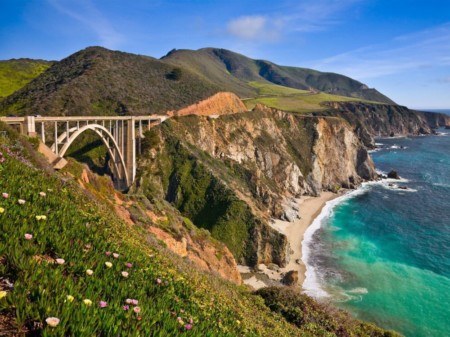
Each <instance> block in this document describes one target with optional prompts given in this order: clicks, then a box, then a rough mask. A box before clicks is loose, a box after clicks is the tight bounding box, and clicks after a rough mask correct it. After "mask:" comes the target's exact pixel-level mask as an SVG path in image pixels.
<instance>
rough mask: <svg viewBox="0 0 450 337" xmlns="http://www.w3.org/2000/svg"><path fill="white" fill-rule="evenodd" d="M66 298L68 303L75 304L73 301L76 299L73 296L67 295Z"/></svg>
mask: <svg viewBox="0 0 450 337" xmlns="http://www.w3.org/2000/svg"><path fill="white" fill-rule="evenodd" d="M66 298H67V301H68V302H73V300H74V299H75V298H74V297H73V296H72V295H67V297H66Z"/></svg>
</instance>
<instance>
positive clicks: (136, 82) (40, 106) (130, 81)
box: [0, 47, 220, 115]
mask: <svg viewBox="0 0 450 337" xmlns="http://www.w3.org/2000/svg"><path fill="white" fill-rule="evenodd" d="M176 69H177V67H174V66H172V65H170V64H167V63H164V62H161V61H159V60H156V59H154V58H151V57H147V56H140V55H133V54H128V53H123V52H118V51H111V50H107V49H104V48H100V47H90V48H87V49H84V50H81V51H79V52H77V53H75V54H73V55H71V56H69V57H67V58H65V59H63V60H61V61H60V62H57V63H55V64H53V66H51V67H50V68H49V69H48V70H47V71H45V72H44V73H43V74H41V76H39V77H38V78H36V79H35V80H34V81H33V82H31V83H29V84H28V85H27V86H25V87H24V88H22V89H21V90H19V91H17V92H15V93H14V94H12V95H11V96H9V97H8V98H6V99H5V100H3V101H2V102H1V103H0V113H2V114H3V115H6V114H20V115H27V114H42V115H79V114H86V115H148V114H155V113H159V114H162V113H165V112H166V111H168V110H174V109H179V108H182V107H185V106H188V105H191V104H193V103H195V102H197V101H199V100H202V99H204V98H207V97H209V96H211V95H213V94H214V93H216V92H218V91H220V90H219V87H217V86H216V85H214V84H212V83H211V82H209V81H206V80H204V79H203V78H202V77H200V76H198V75H196V74H194V73H192V72H190V71H188V70H185V69H183V70H181V69H178V70H176Z"/></svg>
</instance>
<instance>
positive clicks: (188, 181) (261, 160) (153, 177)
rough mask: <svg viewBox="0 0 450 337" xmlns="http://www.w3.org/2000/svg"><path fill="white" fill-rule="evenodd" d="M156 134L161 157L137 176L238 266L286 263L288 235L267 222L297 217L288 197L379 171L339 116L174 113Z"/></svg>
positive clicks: (266, 111)
mask: <svg viewBox="0 0 450 337" xmlns="http://www.w3.org/2000/svg"><path fill="white" fill-rule="evenodd" d="M159 132H160V137H161V142H160V145H159V149H158V155H156V156H155V157H154V158H153V159H152V160H151V162H150V164H149V166H148V168H147V169H146V170H145V173H141V174H140V176H141V177H142V179H141V180H139V181H143V185H145V184H146V183H145V181H148V182H149V183H151V185H152V186H156V187H157V186H159V187H157V189H158V190H160V191H162V193H163V195H165V198H166V200H167V201H169V202H171V203H172V204H173V205H175V206H176V207H177V208H178V209H179V210H180V211H181V212H182V213H183V214H185V216H187V217H189V218H190V219H191V220H192V221H193V222H194V224H196V225H197V226H199V227H203V228H207V229H208V230H209V231H210V232H211V234H212V236H213V237H215V238H216V239H218V240H221V241H222V242H225V243H226V244H227V245H228V247H229V248H230V250H231V251H232V252H233V255H234V256H235V258H236V259H237V260H238V261H239V263H240V264H247V265H253V266H254V265H257V264H259V263H264V264H266V265H267V264H269V263H275V264H277V265H279V266H281V267H283V266H285V265H286V263H287V259H288V256H289V254H288V248H289V247H288V242H287V239H286V237H285V236H284V235H283V234H281V233H279V232H278V231H277V230H275V229H273V228H272V227H270V226H269V224H268V221H269V220H270V219H271V218H282V217H284V218H285V219H288V220H295V218H296V216H295V214H294V212H292V208H291V206H289V205H290V201H291V200H293V199H295V198H298V197H300V196H302V195H305V194H306V195H319V194H320V193H321V191H323V190H331V191H336V190H338V189H339V188H340V187H346V188H352V187H355V186H357V185H358V184H359V183H360V182H361V181H363V180H366V179H372V178H373V177H375V175H376V173H375V170H374V166H373V163H372V160H371V158H370V156H369V155H368V153H367V151H366V150H365V148H364V146H363V144H362V143H361V142H360V140H359V139H358V136H357V135H356V134H355V133H354V132H353V130H352V128H351V126H350V125H349V124H348V123H347V122H345V121H344V120H342V119H338V118H325V117H318V118H316V117H305V116H300V115H297V114H292V113H286V112H283V111H279V110H275V109H270V108H266V107H261V106H258V107H256V108H255V109H254V110H253V111H251V112H246V113H238V114H229V115H222V116H220V117H219V118H217V119H211V118H207V117H203V116H185V117H175V118H172V119H170V120H168V121H166V123H164V125H163V126H162V127H161V129H160V131H159ZM153 189H155V188H154V187H153ZM144 190H145V189H144Z"/></svg>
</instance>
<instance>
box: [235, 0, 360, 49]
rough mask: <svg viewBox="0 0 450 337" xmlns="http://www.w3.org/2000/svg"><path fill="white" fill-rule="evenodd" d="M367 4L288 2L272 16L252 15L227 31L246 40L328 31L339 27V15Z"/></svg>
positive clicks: (327, 0) (351, 1) (315, 0)
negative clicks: (355, 6) (336, 26)
mask: <svg viewBox="0 0 450 337" xmlns="http://www.w3.org/2000/svg"><path fill="white" fill-rule="evenodd" d="M361 1H364V0H339V1H337V0H305V1H302V2H300V3H298V1H287V2H285V3H284V5H281V6H279V9H278V10H275V9H273V10H272V13H271V14H270V15H261V14H259V15H248V16H240V17H238V18H235V19H232V20H230V21H229V22H228V24H227V31H228V33H229V34H231V35H232V36H235V37H238V38H240V39H244V40H263V41H264V40H271V41H273V40H276V39H278V38H279V37H280V36H282V35H283V34H288V33H290V32H294V33H295V32H296V33H298V32H301V33H307V32H313V31H320V30H326V29H328V28H329V27H330V26H332V25H335V24H338V23H339V22H340V21H339V19H338V16H339V14H341V13H342V12H344V11H346V10H348V9H349V8H351V7H352V5H354V4H356V3H359V2H361Z"/></svg>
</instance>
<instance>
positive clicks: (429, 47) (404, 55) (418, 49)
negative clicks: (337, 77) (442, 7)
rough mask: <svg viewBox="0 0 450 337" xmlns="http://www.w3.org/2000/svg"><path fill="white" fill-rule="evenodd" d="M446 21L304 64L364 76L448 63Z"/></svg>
mask: <svg viewBox="0 0 450 337" xmlns="http://www.w3.org/2000/svg"><path fill="white" fill-rule="evenodd" d="M449 55H450V23H448V24H444V25H441V26H438V27H433V28H431V29H427V30H423V31H419V32H416V33H413V34H409V35H405V36H398V37H395V38H393V39H392V40H391V41H387V42H386V43H384V44H379V45H371V46H366V47H363V48H359V49H356V50H351V51H348V52H346V53H341V54H338V55H335V56H332V57H328V58H326V59H323V60H319V61H314V62H311V63H310V64H308V66H310V67H313V68H317V69H320V70H325V71H333V72H339V73H344V74H346V75H348V76H351V77H355V78H357V79H368V78H376V77H382V76H386V75H392V74H397V73H401V72H405V71H410V70H420V69H425V68H437V67H446V66H449V65H450V57H449Z"/></svg>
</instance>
